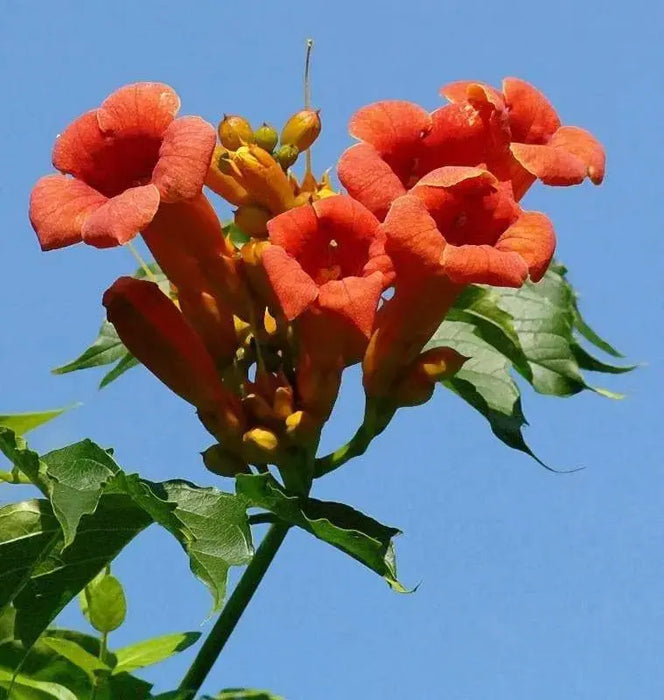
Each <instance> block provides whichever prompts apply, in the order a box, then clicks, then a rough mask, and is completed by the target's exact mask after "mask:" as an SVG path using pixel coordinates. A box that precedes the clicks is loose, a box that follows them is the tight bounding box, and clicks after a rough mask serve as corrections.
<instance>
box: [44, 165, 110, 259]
mask: <svg viewBox="0 0 664 700" xmlns="http://www.w3.org/2000/svg"><path fill="white" fill-rule="evenodd" d="M104 202H106V197H104V196H103V195H101V194H99V192H97V191H96V190H93V189H92V187H88V185H86V184H85V183H84V182H81V181H80V180H75V179H73V178H70V177H65V176H64V175H47V176H46V177H42V178H41V179H40V180H39V181H38V182H37V184H36V185H35V186H34V188H33V190H32V192H31V194H30V222H31V223H32V227H33V228H34V230H35V232H36V233H37V237H38V238H39V244H40V245H41V248H42V250H53V249H55V248H64V247H65V246H69V245H73V244H74V243H80V242H81V240H82V237H81V228H82V227H83V224H84V223H85V220H86V219H87V218H88V217H89V216H90V215H91V214H92V213H93V212H94V211H95V210H97V209H99V208H100V207H101V206H103V205H104Z"/></svg>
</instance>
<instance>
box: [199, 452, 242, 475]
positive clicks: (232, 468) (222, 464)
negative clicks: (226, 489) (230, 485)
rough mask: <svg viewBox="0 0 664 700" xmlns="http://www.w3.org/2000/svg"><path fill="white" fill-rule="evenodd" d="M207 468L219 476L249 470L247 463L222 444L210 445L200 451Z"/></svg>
mask: <svg viewBox="0 0 664 700" xmlns="http://www.w3.org/2000/svg"><path fill="white" fill-rule="evenodd" d="M202 456H203V462H204V464H205V466H206V468H207V469H209V470H210V471H211V472H214V473H215V474H219V475H220V476H235V475H236V474H242V473H243V472H247V471H249V468H248V467H247V465H246V464H245V463H244V462H243V461H242V460H241V459H240V458H239V457H238V456H237V455H235V454H233V453H232V452H231V451H230V450H227V449H226V448H225V447H223V446H222V445H212V447H208V448H207V450H205V452H203V453H202Z"/></svg>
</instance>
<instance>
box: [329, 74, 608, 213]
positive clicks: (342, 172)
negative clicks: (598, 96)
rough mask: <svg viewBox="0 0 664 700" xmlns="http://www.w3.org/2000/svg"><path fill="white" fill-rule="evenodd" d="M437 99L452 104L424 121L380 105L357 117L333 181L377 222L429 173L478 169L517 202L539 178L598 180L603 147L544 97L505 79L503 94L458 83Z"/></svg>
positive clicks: (421, 113)
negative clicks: (567, 122) (504, 185)
mask: <svg viewBox="0 0 664 700" xmlns="http://www.w3.org/2000/svg"><path fill="white" fill-rule="evenodd" d="M441 92H442V94H443V95H444V96H445V97H447V98H448V99H449V100H450V101H451V103H452V104H449V105H446V106H444V107H441V108H440V109H437V110H435V111H434V112H432V113H428V112H427V111H426V110H424V109H423V108H422V107H420V106H419V105H416V104H414V103H411V102H403V101H385V102H377V103H374V104H370V105H367V106H365V107H362V108H361V109H360V110H358V111H357V112H356V113H355V114H354V115H353V117H352V118H351V122H350V133H351V135H352V136H355V137H356V138H358V139H359V140H360V141H361V143H359V144H356V145H354V146H351V147H350V148H349V149H347V150H346V152H345V153H344V154H343V155H342V157H341V159H340V162H339V179H340V180H341V182H342V184H343V185H344V187H345V188H346V189H347V190H348V192H349V194H350V195H351V196H352V197H355V198H356V199H358V200H359V201H361V202H362V203H363V204H364V205H365V206H366V207H367V208H369V209H370V210H371V211H372V212H373V213H374V214H375V215H376V216H377V217H378V218H380V219H383V218H384V217H385V215H386V213H387V210H388V209H389V206H390V203H391V202H392V201H394V199H395V198H396V197H398V196H400V195H402V194H404V193H405V192H406V191H407V190H408V189H409V188H410V187H411V186H412V185H413V184H414V182H415V181H417V180H418V179H419V178H421V177H422V176H424V175H426V174H427V173H428V172H430V171H431V170H435V169H437V168H440V167H443V166H449V165H464V166H478V167H483V168H485V169H488V170H490V171H491V172H492V173H493V174H494V175H496V176H497V177H498V178H499V179H500V180H501V181H509V182H510V183H511V185H512V188H513V193H514V196H515V198H516V199H517V200H518V199H520V198H521V197H522V196H523V194H524V193H525V192H526V190H527V189H528V187H529V186H530V185H531V184H532V183H533V182H534V180H535V179H537V178H539V179H541V180H542V182H544V183H545V184H549V185H572V184H578V183H580V182H581V181H582V180H583V179H584V178H585V177H586V176H587V177H589V178H590V179H591V180H592V181H593V182H594V183H595V184H599V183H600V182H601V181H602V179H603V177H604V168H605V157H604V150H603V148H602V146H601V144H600V143H599V142H598V141H597V140H596V139H595V138H594V137H593V136H592V135H591V134H589V133H588V132H587V131H584V130H583V129H579V128H576V127H566V126H561V123H560V119H559V118H558V115H557V114H556V112H555V110H554V109H553V107H552V106H551V105H550V104H549V102H548V101H547V100H546V98H545V97H544V95H542V94H541V93H540V92H539V91H537V90H536V89H535V88H534V87H532V86H531V85H529V84H528V83H526V82H524V81H522V80H517V79H515V78H507V79H506V80H505V81H504V83H503V92H502V93H501V92H499V91H498V90H495V89H494V88H492V87H490V86H488V85H485V84H483V83H473V82H468V81H465V82H457V83H452V84H451V85H448V86H446V87H444V88H443V89H442V90H441Z"/></svg>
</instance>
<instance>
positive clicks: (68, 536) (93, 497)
mask: <svg viewBox="0 0 664 700" xmlns="http://www.w3.org/2000/svg"><path fill="white" fill-rule="evenodd" d="M41 462H42V463H43V464H44V465H45V475H46V477H47V479H48V483H49V486H48V491H49V497H50V501H51V505H52V506H53V512H54V513H55V515H56V517H57V518H58V521H59V522H60V525H61V526H62V531H63V532H64V535H65V547H67V546H69V545H70V544H71V543H72V542H73V540H74V537H75V535H76V528H77V527H78V524H79V522H80V520H81V518H82V517H83V516H84V515H89V514H90V513H94V511H95V509H96V507H97V504H98V503H99V499H100V498H101V495H102V493H103V491H104V487H105V485H106V483H107V482H108V481H109V479H111V477H113V476H114V475H115V474H117V473H118V472H119V471H120V468H119V467H118V465H117V464H116V463H115V462H114V461H113V459H112V458H111V457H110V456H109V454H108V453H107V452H106V451H104V450H102V449H101V447H99V446H98V445H95V443H94V442H92V441H91V440H82V441H81V442H77V443H75V444H73V445H68V446H67V447H64V448H62V449H59V450H53V451H52V452H49V453H48V454H45V455H44V456H43V457H41Z"/></svg>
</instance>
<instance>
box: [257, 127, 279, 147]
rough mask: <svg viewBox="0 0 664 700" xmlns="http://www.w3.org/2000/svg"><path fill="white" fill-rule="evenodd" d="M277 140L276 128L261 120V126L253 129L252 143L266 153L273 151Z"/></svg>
mask: <svg viewBox="0 0 664 700" xmlns="http://www.w3.org/2000/svg"><path fill="white" fill-rule="evenodd" d="M278 140H279V134H277V130H276V129H275V128H274V127H273V126H270V125H269V124H266V123H265V122H263V126H261V127H259V128H258V129H256V131H254V143H255V144H256V145H257V146H260V147H261V148H262V149H263V150H265V151H267V152H268V153H272V151H274V147H275V146H276V145H277V141H278Z"/></svg>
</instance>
